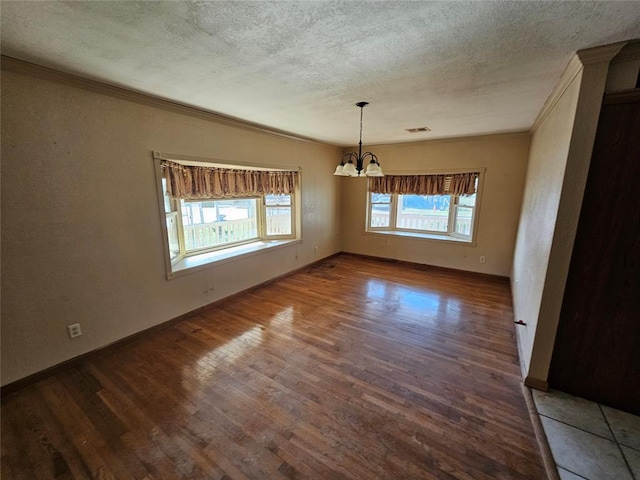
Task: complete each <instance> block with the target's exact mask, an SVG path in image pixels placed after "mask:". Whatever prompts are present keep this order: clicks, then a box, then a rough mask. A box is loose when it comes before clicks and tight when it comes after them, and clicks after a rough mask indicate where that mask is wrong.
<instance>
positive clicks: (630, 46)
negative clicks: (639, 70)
mask: <svg viewBox="0 0 640 480" xmlns="http://www.w3.org/2000/svg"><path fill="white" fill-rule="evenodd" d="M634 60H640V41H633V42H629V43H627V45H625V46H624V47H623V48H622V50H620V53H618V54H617V55H616V56H615V57H614V58H613V60H611V63H624V62H632V61H634Z"/></svg>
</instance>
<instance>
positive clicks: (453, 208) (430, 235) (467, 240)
mask: <svg viewBox="0 0 640 480" xmlns="http://www.w3.org/2000/svg"><path fill="white" fill-rule="evenodd" d="M485 171H486V168H484V167H482V168H480V167H479V168H473V169H454V170H452V169H447V170H441V171H433V170H432V171H429V172H387V174H388V175H438V174H443V173H446V174H449V173H450V174H455V173H467V172H478V183H477V186H476V194H475V195H476V200H475V205H474V206H467V205H460V204H459V202H460V197H461V195H449V196H450V197H451V198H450V203H449V216H448V220H447V222H448V223H447V231H446V232H440V231H435V230H416V229H407V228H398V227H396V222H397V218H398V208H399V207H400V202H399V196H400V195H403V194H398V193H390V194H388V195H390V197H391V198H390V204H391V208H390V214H389V226H388V227H371V217H372V214H373V212H372V207H373V205H375V204H377V203H378V202H376V203H373V202H372V201H371V198H372V194H373V193H372V192H371V191H369V188H367V192H366V193H367V200H366V208H367V210H366V215H365V222H366V223H365V233H369V234H383V235H394V236H400V237H409V238H419V239H425V240H441V241H446V242H453V243H461V244H464V245H471V246H475V245H476V239H477V230H478V224H479V220H478V218H479V214H480V204H481V198H482V191H483V190H484V188H483V187H484V174H485ZM407 195H410V194H407ZM460 207H462V208H472V209H473V211H472V216H471V228H470V231H469V232H470V233H469V235H465V234H462V233H458V232H456V231H455V220H456V218H457V217H456V215H457V212H458V210H459V208H460Z"/></svg>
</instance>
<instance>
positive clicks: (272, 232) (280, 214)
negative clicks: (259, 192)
mask: <svg viewBox="0 0 640 480" xmlns="http://www.w3.org/2000/svg"><path fill="white" fill-rule="evenodd" d="M264 203H265V205H266V212H265V214H266V223H267V225H266V227H267V228H266V234H267V235H268V236H278V235H291V228H292V225H293V222H292V221H291V220H292V218H291V217H292V211H291V195H265V197H264Z"/></svg>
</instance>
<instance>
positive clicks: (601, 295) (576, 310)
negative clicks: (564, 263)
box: [549, 102, 640, 414]
mask: <svg viewBox="0 0 640 480" xmlns="http://www.w3.org/2000/svg"><path fill="white" fill-rule="evenodd" d="M639 187H640V103H638V102H631V103H612V104H605V105H604V106H603V108H602V112H601V115H600V121H599V124H598V132H597V135H596V141H595V146H594V151H593V158H592V160H591V167H590V170H589V176H588V180H587V185H586V189H585V197H584V201H583V205H582V211H581V214H580V220H579V224H578V230H577V234H576V242H575V246H574V251H573V255H572V259H571V266H570V270H569V276H568V280H567V285H566V289H565V295H564V301H563V306H562V311H561V318H560V324H559V328H558V334H557V337H556V343H555V346H554V353H553V359H552V363H551V370H550V375H549V381H550V384H551V386H552V387H554V388H558V389H560V390H563V391H565V392H568V393H572V394H574V395H578V396H581V397H584V398H588V399H591V400H595V401H598V402H601V403H604V404H606V405H610V406H613V407H616V408H620V409H622V410H626V411H629V412H632V413H635V414H640V194H639V193H638V188H639Z"/></svg>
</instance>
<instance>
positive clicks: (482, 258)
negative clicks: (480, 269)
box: [480, 255, 487, 263]
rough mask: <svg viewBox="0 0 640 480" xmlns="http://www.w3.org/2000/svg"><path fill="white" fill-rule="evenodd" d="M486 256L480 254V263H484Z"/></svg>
mask: <svg viewBox="0 0 640 480" xmlns="http://www.w3.org/2000/svg"><path fill="white" fill-rule="evenodd" d="M486 261H487V258H486V257H485V256H484V255H480V263H485V262H486Z"/></svg>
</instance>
